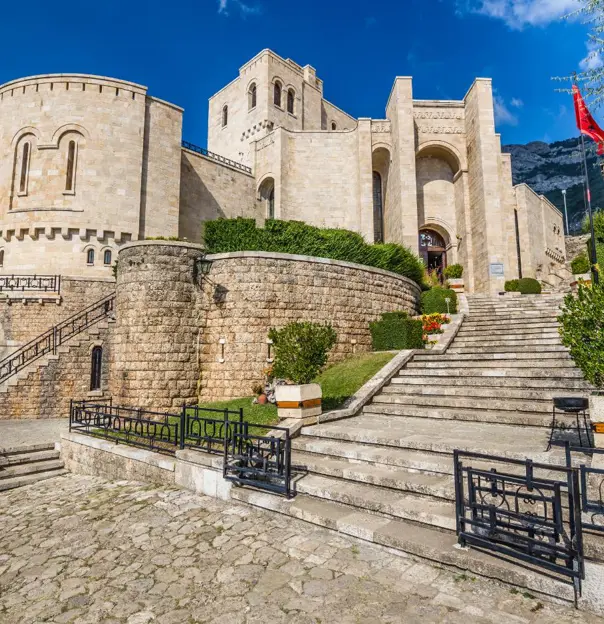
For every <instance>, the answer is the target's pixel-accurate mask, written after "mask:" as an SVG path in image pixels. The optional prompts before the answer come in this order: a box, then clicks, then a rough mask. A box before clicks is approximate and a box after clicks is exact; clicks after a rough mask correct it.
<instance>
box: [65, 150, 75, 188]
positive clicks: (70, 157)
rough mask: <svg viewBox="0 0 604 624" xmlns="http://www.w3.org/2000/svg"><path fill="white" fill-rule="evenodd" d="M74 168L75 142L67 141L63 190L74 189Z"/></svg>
mask: <svg viewBox="0 0 604 624" xmlns="http://www.w3.org/2000/svg"><path fill="white" fill-rule="evenodd" d="M75 170H76V142H75V141H69V143H68V144H67V173H66V174H65V190H66V191H74V190H75Z"/></svg>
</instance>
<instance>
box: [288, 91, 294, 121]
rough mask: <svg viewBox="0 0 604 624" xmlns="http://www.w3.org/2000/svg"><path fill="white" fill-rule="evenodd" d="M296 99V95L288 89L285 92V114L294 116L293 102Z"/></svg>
mask: <svg viewBox="0 0 604 624" xmlns="http://www.w3.org/2000/svg"><path fill="white" fill-rule="evenodd" d="M295 98H296V94H295V93H294V90H293V89H289V90H288V92H287V112H288V113H291V114H292V115H293V114H294V101H295Z"/></svg>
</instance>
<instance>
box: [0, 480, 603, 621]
mask: <svg viewBox="0 0 604 624" xmlns="http://www.w3.org/2000/svg"><path fill="white" fill-rule="evenodd" d="M0 527H2V531H1V532H0V622H2V624H17V623H18V624H34V623H36V624H37V623H39V622H49V623H55V624H68V623H77V624H150V623H153V624H195V623H198V622H199V623H202V622H203V623H205V622H208V623H213V624H219V623H220V624H256V623H262V624H273V623H281V622H283V623H285V622H287V623H288V624H326V623H328V622H329V623H342V624H365V623H367V624H370V623H371V624H375V623H376V622H380V623H382V622H384V623H403V622H404V623H405V624H413V623H416V622H417V623H419V622H422V623H426V622H444V623H460V624H462V623H463V624H467V623H468V622H472V623H476V624H481V623H487V622H496V623H498V622H502V623H503V622H505V623H511V624H523V623H527V622H530V623H534V624H537V623H542V622H543V623H545V622H556V623H557V624H558V623H560V624H565V623H569V624H570V623H571V622H573V623H577V624H581V623H594V624H595V622H601V621H602V620H601V618H598V617H596V616H593V615H591V614H588V613H585V612H577V611H574V610H573V609H572V608H570V607H567V606H562V605H556V604H552V603H549V602H545V601H543V602H542V601H540V600H538V599H536V598H534V597H532V596H531V595H530V594H526V595H523V594H522V593H519V592H516V591H515V590H510V588H509V587H504V586H501V585H498V584H497V583H494V582H489V581H486V580H484V579H475V578H473V577H471V576H469V575H466V574H455V573H453V572H450V571H447V570H439V569H437V568H434V567H432V566H430V565H427V564H425V563H419V562H416V561H414V560H413V559H410V558H406V557H402V556H400V555H398V554H394V553H391V552H389V551H387V550H386V549H384V548H380V547H378V546H373V545H371V544H366V543H363V542H361V541H358V540H356V539H354V538H345V537H342V536H340V535H335V534H334V533H332V532H329V531H327V530H324V529H320V528H317V527H316V526H312V525H309V524H306V523H304V522H300V521H296V520H292V519H290V518H287V517H285V516H282V515H278V514H270V513H268V512H263V511H260V510H256V509H252V508H250V507H247V506H243V505H239V504H232V503H230V504H229V503H224V502H221V501H218V500H216V499H211V498H207V497H199V496H196V495H194V494H192V493H190V492H188V491H183V490H177V489H173V488H168V487H155V486H149V485H140V484H135V483H131V482H126V481H120V482H109V481H105V480H103V479H100V478H97V477H84V476H75V475H68V476H64V477H59V478H56V479H49V480H47V481H44V482H40V483H37V484H35V485H32V486H27V487H24V488H21V489H19V490H15V491H12V492H9V493H5V494H0Z"/></svg>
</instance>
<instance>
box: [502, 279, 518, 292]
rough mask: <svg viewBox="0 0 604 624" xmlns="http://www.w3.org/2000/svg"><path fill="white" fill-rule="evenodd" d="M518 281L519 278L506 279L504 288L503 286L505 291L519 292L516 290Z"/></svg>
mask: <svg viewBox="0 0 604 624" xmlns="http://www.w3.org/2000/svg"><path fill="white" fill-rule="evenodd" d="M519 282H520V280H517V279H511V280H507V281H506V283H505V285H504V288H505V292H520V291H519V290H518V283H519Z"/></svg>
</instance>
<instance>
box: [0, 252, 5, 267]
mask: <svg viewBox="0 0 604 624" xmlns="http://www.w3.org/2000/svg"><path fill="white" fill-rule="evenodd" d="M2 266H4V249H0V267H2Z"/></svg>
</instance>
